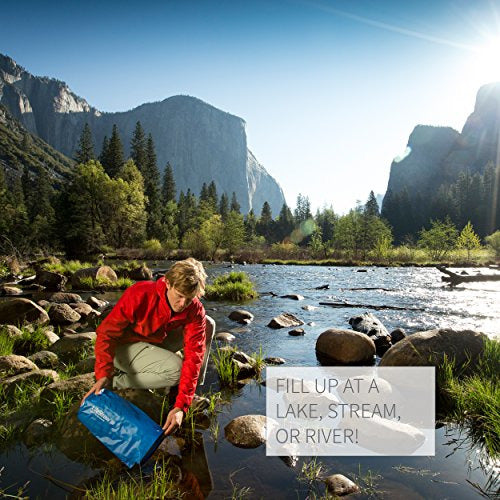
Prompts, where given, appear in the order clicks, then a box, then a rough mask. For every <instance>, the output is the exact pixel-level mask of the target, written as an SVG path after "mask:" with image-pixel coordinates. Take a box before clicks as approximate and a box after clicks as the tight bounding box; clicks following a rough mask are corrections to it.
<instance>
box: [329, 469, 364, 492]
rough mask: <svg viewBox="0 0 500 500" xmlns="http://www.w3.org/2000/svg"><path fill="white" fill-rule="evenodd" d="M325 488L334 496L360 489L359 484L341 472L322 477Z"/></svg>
mask: <svg viewBox="0 0 500 500" xmlns="http://www.w3.org/2000/svg"><path fill="white" fill-rule="evenodd" d="M324 482H325V485H326V489H327V490H328V492H329V493H332V494H333V495H336V496H339V497H341V496H344V495H350V494H351V493H357V492H358V491H360V488H359V486H358V485H357V484H356V483H354V482H352V481H351V480H350V479H349V478H347V477H345V476H343V475H342V474H333V475H331V476H328V477H326V478H325V479H324Z"/></svg>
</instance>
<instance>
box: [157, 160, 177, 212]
mask: <svg viewBox="0 0 500 500" xmlns="http://www.w3.org/2000/svg"><path fill="white" fill-rule="evenodd" d="M161 194H162V199H163V203H164V204H165V205H166V204H167V203H168V202H169V201H176V198H177V195H176V192H175V179H174V171H173V169H172V166H171V165H170V162H167V165H166V166H165V172H164V174H163V186H162V190H161Z"/></svg>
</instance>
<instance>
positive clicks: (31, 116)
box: [0, 54, 285, 214]
mask: <svg viewBox="0 0 500 500" xmlns="http://www.w3.org/2000/svg"><path fill="white" fill-rule="evenodd" d="M0 104H3V105H4V106H6V107H7V109H9V111H10V113H11V114H12V115H13V116H14V117H15V118H16V119H17V120H19V122H20V123H21V124H22V125H23V126H24V127H25V128H26V129H27V130H28V131H29V132H31V133H33V134H36V135H37V136H39V137H40V138H41V139H43V140H44V141H46V142H47V143H48V144H50V145H51V146H53V147H54V148H55V149H57V150H58V151H60V152H62V153H63V154H65V155H67V156H69V157H72V156H73V155H74V152H75V150H76V147H77V143H78V139H79V137H80V134H81V131H82V129H83V126H84V124H85V123H86V122H87V123H88V124H89V125H90V127H91V130H92V134H93V138H94V142H95V146H96V150H97V151H99V150H100V147H101V144H102V141H103V139H104V136H105V135H107V136H108V137H109V136H110V134H111V128H112V126H113V124H116V125H117V127H118V130H119V132H120V136H121V138H122V141H123V144H124V146H125V149H126V151H125V152H126V153H128V151H127V149H128V145H129V143H130V138H131V136H132V132H133V130H134V127H135V124H136V122H137V121H140V122H141V123H142V126H143V128H144V130H145V131H146V133H151V134H152V136H153V139H154V142H155V145H156V153H157V157H158V166H159V167H160V169H163V168H164V167H165V165H166V163H167V161H168V162H170V164H171V165H172V167H173V169H174V175H175V180H176V184H177V189H178V190H179V191H180V190H184V191H186V190H187V189H188V188H191V190H192V191H193V192H195V193H199V192H200V189H201V187H202V185H203V183H204V182H206V183H209V182H211V181H212V180H213V181H214V182H215V185H216V187H217V191H218V193H219V194H220V193H222V192H226V193H227V194H228V195H229V196H231V193H232V192H233V191H235V192H236V196H237V197H238V200H239V202H240V204H241V209H242V211H243V212H247V211H249V210H250V209H251V208H253V209H254V211H255V212H256V213H260V209H261V208H262V204H263V203H264V201H266V200H267V201H268V202H269V203H270V205H271V208H272V210H273V213H274V214H277V213H278V212H279V210H280V208H281V206H282V204H283V203H284V201H285V198H284V195H283V191H282V189H281V187H280V186H279V184H278V183H277V181H276V180H275V179H274V178H273V177H272V176H271V175H269V173H268V172H267V171H266V170H265V168H264V167H263V166H262V165H260V164H259V163H258V161H257V160H256V158H255V157H254V155H253V154H252V153H251V152H250V151H249V149H248V147H247V139H246V132H245V121H244V120H242V119H241V118H239V117H237V116H234V115H231V114H229V113H226V112H223V111H221V110H219V109H217V108H215V107H213V106H211V105H209V104H207V103H205V102H203V101H201V100H199V99H196V98H194V97H190V96H174V97H170V98H168V99H165V100H163V101H161V102H155V103H148V104H143V105H141V106H138V107H137V108H134V109H132V110H130V111H126V112H120V113H104V112H101V111H99V110H97V109H95V108H93V107H92V106H90V105H89V104H88V103H87V101H85V99H83V98H81V97H79V96H77V95H76V94H74V93H73V92H71V90H70V89H69V88H68V86H67V85H66V84H65V83H64V82H61V81H59V80H55V79H51V78H47V77H37V76H33V75H31V74H30V73H29V72H27V71H26V70H25V69H24V68H22V67H21V66H19V65H17V63H16V62H15V61H13V60H12V59H11V58H9V57H6V56H4V55H1V54H0Z"/></svg>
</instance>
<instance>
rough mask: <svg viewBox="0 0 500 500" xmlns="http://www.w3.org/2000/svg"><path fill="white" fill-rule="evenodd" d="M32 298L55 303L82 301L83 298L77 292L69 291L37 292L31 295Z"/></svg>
mask: <svg viewBox="0 0 500 500" xmlns="http://www.w3.org/2000/svg"><path fill="white" fill-rule="evenodd" d="M33 299H34V300H46V301H47V302H55V303H56V304H71V303H75V302H83V299H82V298H81V297H80V295H78V294H77V293H69V292H54V293H44V292H39V293H36V294H35V295H34V296H33Z"/></svg>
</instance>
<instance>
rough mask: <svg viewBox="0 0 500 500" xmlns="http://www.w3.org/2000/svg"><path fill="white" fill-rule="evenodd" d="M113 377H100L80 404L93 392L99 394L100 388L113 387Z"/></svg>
mask: <svg viewBox="0 0 500 500" xmlns="http://www.w3.org/2000/svg"><path fill="white" fill-rule="evenodd" d="M112 383H113V379H111V378H109V377H102V378H100V379H99V380H98V381H97V382H96V383H95V384H94V385H93V386H92V389H90V391H89V392H87V394H85V396H83V399H82V402H81V403H80V406H82V404H83V402H84V401H85V400H86V399H87V398H88V397H89V396H90V395H91V394H99V392H100V390H101V389H102V388H104V387H108V388H109V387H112V385H113V384H112Z"/></svg>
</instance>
